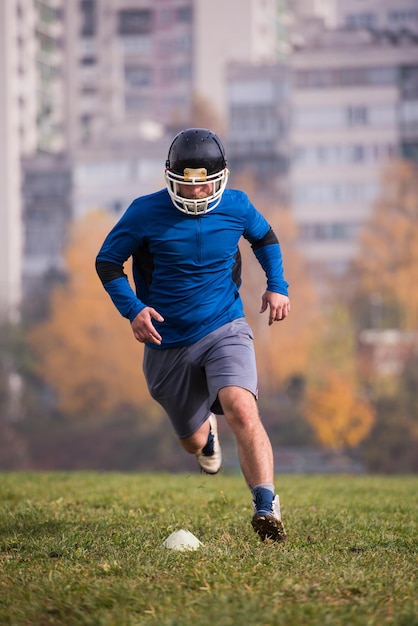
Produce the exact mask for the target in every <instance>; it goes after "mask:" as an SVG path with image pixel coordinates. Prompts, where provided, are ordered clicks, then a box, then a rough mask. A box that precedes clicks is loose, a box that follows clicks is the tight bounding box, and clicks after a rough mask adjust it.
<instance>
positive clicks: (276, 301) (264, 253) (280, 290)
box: [251, 227, 290, 326]
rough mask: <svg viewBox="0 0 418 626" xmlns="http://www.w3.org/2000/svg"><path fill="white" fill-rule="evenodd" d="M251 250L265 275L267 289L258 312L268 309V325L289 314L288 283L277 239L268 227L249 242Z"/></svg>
mask: <svg viewBox="0 0 418 626" xmlns="http://www.w3.org/2000/svg"><path fill="white" fill-rule="evenodd" d="M251 247H252V249H253V252H254V254H255V256H256V258H257V260H258V262H259V263H260V265H261V267H262V268H263V270H264V272H265V274H266V277H267V290H266V291H265V293H264V294H263V296H262V299H261V308H260V313H264V312H265V311H266V310H267V308H268V309H269V322H268V323H269V326H271V324H273V322H278V321H281V320H283V319H284V318H285V317H287V316H288V315H289V312H290V301H289V297H288V287H289V284H288V282H287V281H286V280H285V278H284V271H283V258H282V251H281V248H280V244H279V240H278V239H277V236H276V234H275V233H274V231H273V229H272V228H271V227H270V228H269V229H268V231H267V232H266V234H265V235H264V236H263V237H261V238H259V239H255V240H253V241H252V242H251Z"/></svg>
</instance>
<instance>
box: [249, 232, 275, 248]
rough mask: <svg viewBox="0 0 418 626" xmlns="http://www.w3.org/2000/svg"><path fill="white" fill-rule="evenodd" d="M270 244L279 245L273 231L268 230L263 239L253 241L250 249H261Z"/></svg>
mask: <svg viewBox="0 0 418 626" xmlns="http://www.w3.org/2000/svg"><path fill="white" fill-rule="evenodd" d="M272 243H279V240H278V239H277V237H276V234H275V232H274V231H273V229H272V228H270V229H269V230H268V231H267V232H266V234H265V235H264V237H262V238H261V239H259V240H258V241H255V242H254V243H253V244H251V247H252V249H253V250H257V248H263V247H264V246H270V245H271V244H272Z"/></svg>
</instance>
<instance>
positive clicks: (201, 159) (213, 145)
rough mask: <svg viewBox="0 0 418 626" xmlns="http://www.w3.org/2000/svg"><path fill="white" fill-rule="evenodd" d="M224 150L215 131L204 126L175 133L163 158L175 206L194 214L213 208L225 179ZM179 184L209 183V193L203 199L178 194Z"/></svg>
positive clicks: (168, 186) (226, 174) (226, 172)
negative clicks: (164, 158)
mask: <svg viewBox="0 0 418 626" xmlns="http://www.w3.org/2000/svg"><path fill="white" fill-rule="evenodd" d="M228 175H229V172H228V169H227V167H226V158H225V150H224V147H223V145H222V142H221V140H220V139H219V137H218V136H217V135H215V133H213V132H211V131H210V130H207V129H205V128H187V129H186V130H182V131H181V132H180V133H178V135H176V136H175V137H174V139H173V141H172V143H171V146H170V149H169V151H168V157H167V161H166V169H165V178H166V182H167V189H168V192H169V194H170V196H171V199H172V201H173V204H174V206H175V207H176V208H178V209H179V210H180V211H183V212H184V213H190V214H193V215H198V214H201V213H207V212H208V211H211V210H212V209H214V208H215V207H216V206H217V205H218V204H219V202H220V200H221V197H222V194H223V192H224V190H225V186H226V183H227V180H228ZM179 183H180V184H182V185H196V184H198V183H207V184H208V185H209V184H212V192H211V193H209V194H208V195H207V196H206V197H205V198H203V199H190V198H185V197H183V196H182V195H180V194H179V186H178V185H179Z"/></svg>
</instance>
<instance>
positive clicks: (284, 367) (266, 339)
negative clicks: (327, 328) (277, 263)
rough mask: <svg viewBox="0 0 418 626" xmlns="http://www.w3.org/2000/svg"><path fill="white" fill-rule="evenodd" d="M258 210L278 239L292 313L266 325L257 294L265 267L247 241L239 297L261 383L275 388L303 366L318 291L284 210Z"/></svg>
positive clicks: (260, 291)
mask: <svg viewBox="0 0 418 626" xmlns="http://www.w3.org/2000/svg"><path fill="white" fill-rule="evenodd" d="M257 208H259V210H260V211H261V212H262V213H263V214H264V215H265V217H266V218H267V220H268V221H269V222H270V224H271V226H272V228H273V230H274V231H275V233H276V235H277V236H278V238H279V240H280V245H281V248H282V253H283V264H284V270H285V277H286V280H287V281H288V282H289V285H290V286H289V297H290V303H291V311H290V315H289V316H288V317H287V318H286V319H285V320H283V321H281V322H276V323H275V324H273V325H272V326H268V315H267V311H266V312H265V313H263V314H261V315H260V313H259V309H260V305H261V296H262V294H263V293H264V290H265V288H266V282H265V277H264V273H263V270H262V269H261V268H260V266H259V264H258V262H257V260H256V259H255V257H254V255H253V252H252V250H251V248H250V246H249V245H248V244H246V242H243V243H242V244H241V245H240V249H241V253H242V257H243V286H242V296H243V300H244V303H245V312H246V316H247V320H248V322H249V324H250V326H251V327H252V328H253V330H254V334H255V346H256V350H257V364H258V373H259V378H260V382H261V383H262V385H263V387H265V388H266V389H269V390H270V391H273V390H274V389H275V388H277V387H279V386H280V385H282V384H283V382H284V381H285V380H286V379H287V378H289V377H290V376H293V375H298V374H300V373H302V372H304V371H305V370H306V367H307V365H308V361H309V352H310V345H311V342H312V338H313V336H314V334H316V332H317V331H316V322H315V320H316V316H317V301H316V294H315V292H314V290H313V287H312V285H311V284H310V282H309V279H308V277H307V272H306V268H305V266H304V261H303V260H302V258H301V256H300V254H299V253H298V251H297V250H296V246H295V237H296V229H295V225H294V223H293V221H292V219H291V216H290V214H289V212H288V211H286V210H284V209H280V208H279V207H277V206H275V207H272V208H270V207H263V205H262V203H258V204H257Z"/></svg>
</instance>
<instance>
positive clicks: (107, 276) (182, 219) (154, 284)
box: [96, 189, 288, 350]
mask: <svg viewBox="0 0 418 626" xmlns="http://www.w3.org/2000/svg"><path fill="white" fill-rule="evenodd" d="M241 237H244V238H245V239H247V240H248V241H249V242H250V244H251V246H252V248H253V251H254V254H255V255H256V257H257V259H258V261H259V263H260V264H261V266H262V267H263V269H264V271H265V274H266V277H267V289H268V290H270V291H275V292H278V293H282V294H285V295H287V288H288V283H287V282H286V281H285V279H284V276H283V265H282V254H281V250H280V245H279V242H278V240H277V237H276V236H275V234H274V232H273V231H272V229H271V227H270V225H269V223H268V222H267V220H266V219H265V218H264V217H263V216H262V215H261V214H260V213H259V212H258V211H257V210H256V209H255V207H254V206H253V204H252V203H251V202H250V200H249V199H248V197H247V195H246V194H245V193H243V192H242V191H236V190H232V189H226V190H225V191H224V193H223V195H222V200H221V202H220V203H219V204H218V206H217V207H216V208H215V209H213V210H212V211H211V212H209V213H206V214H203V215H187V214H184V213H182V212H181V211H179V210H178V209H176V208H175V207H174V206H173V204H172V202H171V199H170V196H169V194H168V191H167V190H166V189H163V190H161V191H157V192H156V193H153V194H150V195H148V196H142V197H140V198H137V199H136V200H134V201H133V202H132V204H131V205H130V206H129V207H128V209H127V210H126V212H125V213H124V214H123V215H122V217H121V218H120V220H119V221H118V223H117V224H116V225H115V226H114V227H113V229H112V230H111V232H110V233H109V235H108V236H107V237H106V239H105V241H104V243H103V245H102V247H101V249H100V252H99V254H98V256H97V260H96V267H97V272H98V274H99V276H100V278H101V280H102V282H103V285H104V287H105V289H106V291H107V292H108V293H109V295H110V296H111V298H112V300H113V302H114V304H115V306H116V307H117V309H118V310H119V312H120V313H121V315H123V316H124V317H127V318H128V319H129V320H130V321H132V320H133V319H134V318H135V317H136V315H137V314H138V313H139V312H140V311H141V310H142V309H143V308H144V307H145V306H150V307H153V308H154V309H155V310H156V311H158V313H160V314H161V315H162V316H163V317H164V322H156V321H155V320H153V323H154V324H155V327H156V329H157V330H158V332H159V333H160V334H161V336H162V344H161V345H160V346H157V345H155V344H151V343H149V344H147V345H149V346H150V347H151V348H155V349H157V350H158V349H164V348H177V347H181V346H186V345H189V344H191V343H194V342H196V341H198V340H199V339H201V338H202V337H204V336H205V335H207V334H208V333H210V332H212V331H213V330H215V329H216V328H219V327H220V326H222V325H223V324H226V323H227V322H230V321H232V320H234V319H237V318H239V317H243V316H244V310H243V305H242V300H241V298H240V295H239V288H240V285H241V257H240V253H239V249H238V243H239V240H240V238H241ZM130 257H132V260H133V276H134V281H135V290H136V293H134V291H133V290H132V288H131V286H130V285H129V282H128V280H127V277H126V275H125V274H124V271H123V267H124V263H125V262H126V261H127V260H128V259H129V258H130Z"/></svg>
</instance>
